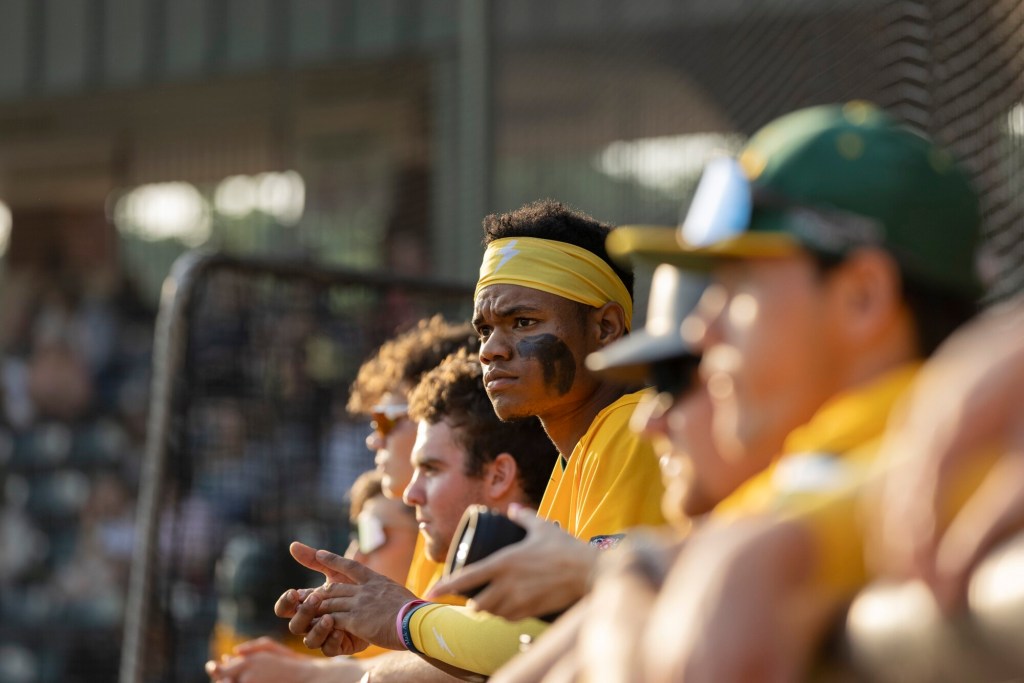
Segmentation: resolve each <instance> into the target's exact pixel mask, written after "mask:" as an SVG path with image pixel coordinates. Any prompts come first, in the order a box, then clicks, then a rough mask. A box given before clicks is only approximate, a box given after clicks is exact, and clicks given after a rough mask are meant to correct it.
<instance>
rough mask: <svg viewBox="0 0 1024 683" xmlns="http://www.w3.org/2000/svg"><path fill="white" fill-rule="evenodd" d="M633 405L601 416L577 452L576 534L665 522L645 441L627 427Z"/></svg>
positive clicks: (658, 484)
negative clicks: (600, 419)
mask: <svg viewBox="0 0 1024 683" xmlns="http://www.w3.org/2000/svg"><path fill="white" fill-rule="evenodd" d="M632 407H633V406H632V405H629V406H628V408H627V407H626V406H623V407H622V408H619V409H618V410H616V411H614V412H612V413H611V414H609V415H608V416H606V419H605V422H604V423H603V424H602V425H600V428H599V429H597V430H595V431H594V433H593V438H592V439H591V440H590V442H589V444H582V445H584V446H586V449H585V451H583V452H580V453H577V454H575V455H574V456H573V457H577V456H582V457H583V459H582V461H581V462H579V463H578V465H576V466H577V467H578V468H579V493H578V497H577V500H576V505H575V520H573V522H574V526H575V529H570V530H569V531H570V533H572V534H573V535H574V536H576V538H579V539H580V540H583V541H590V540H591V539H594V538H595V537H599V536H608V535H613V534H619V533H621V532H623V531H625V530H626V529H629V528H630V527H634V526H644V525H651V526H660V525H662V524H665V518H664V516H663V515H662V513H661V497H662V493H663V491H664V487H663V485H662V482H661V471H660V470H659V467H658V459H657V458H656V457H655V455H654V449H653V447H652V446H651V444H650V442H649V441H647V440H646V439H641V438H640V437H639V436H638V435H637V434H635V433H634V432H633V431H632V430H631V429H630V428H629V417H630V415H631V414H632Z"/></svg>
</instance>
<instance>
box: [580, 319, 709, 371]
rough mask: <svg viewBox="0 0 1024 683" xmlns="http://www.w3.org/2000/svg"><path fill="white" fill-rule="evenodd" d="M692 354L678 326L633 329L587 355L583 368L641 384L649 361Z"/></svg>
mask: <svg viewBox="0 0 1024 683" xmlns="http://www.w3.org/2000/svg"><path fill="white" fill-rule="evenodd" d="M688 355H696V354H694V353H693V352H692V350H691V349H690V348H689V346H687V345H686V343H685V342H683V339H682V337H681V336H680V335H679V330H678V329H677V330H674V331H672V332H666V333H665V334H657V335H655V334H648V333H647V332H645V331H643V330H639V331H637V332H633V333H631V334H629V335H628V336H626V337H624V338H622V339H620V340H618V341H617V342H615V343H614V344H609V345H608V346H606V347H605V348H603V349H601V350H600V351H595V352H594V353H591V354H590V355H588V356H587V361H586V363H587V369H588V370H590V371H591V372H593V373H594V374H596V375H598V376H600V377H603V378H605V379H608V380H611V381H613V382H616V383H619V384H642V383H644V382H645V381H647V378H648V368H649V367H650V365H651V363H655V362H657V361H661V360H668V359H670V358H678V357H682V356H688Z"/></svg>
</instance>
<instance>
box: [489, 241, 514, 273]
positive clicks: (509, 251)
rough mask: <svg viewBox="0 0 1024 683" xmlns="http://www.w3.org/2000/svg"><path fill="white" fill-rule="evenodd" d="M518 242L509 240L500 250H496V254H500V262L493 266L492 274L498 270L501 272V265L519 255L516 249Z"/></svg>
mask: <svg viewBox="0 0 1024 683" xmlns="http://www.w3.org/2000/svg"><path fill="white" fill-rule="evenodd" d="M518 241H519V240H511V241H510V242H509V243H508V244H506V245H505V246H503V247H502V248H501V249H498V253H499V254H501V260H500V261H498V265H496V266H494V271H493V272H494V273H497V272H498V271H499V270H501V267H502V266H503V265H505V264H506V263H508V262H509V261H511V260H512V257H513V256H515V255H517V254H518V253H519V250H518V249H516V242H518Z"/></svg>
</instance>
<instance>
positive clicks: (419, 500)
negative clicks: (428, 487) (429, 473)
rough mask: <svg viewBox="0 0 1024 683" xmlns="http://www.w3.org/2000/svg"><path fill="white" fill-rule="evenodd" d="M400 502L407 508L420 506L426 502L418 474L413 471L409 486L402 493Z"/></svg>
mask: <svg viewBox="0 0 1024 683" xmlns="http://www.w3.org/2000/svg"><path fill="white" fill-rule="evenodd" d="M402 502H404V503H405V504H406V505H408V506H409V507H416V506H420V505H423V503H425V502H426V497H425V496H424V495H423V484H422V483H421V482H420V474H419V472H416V471H415V470H414V471H413V473H412V479H410V480H409V485H408V486H406V487H405V491H403V492H402Z"/></svg>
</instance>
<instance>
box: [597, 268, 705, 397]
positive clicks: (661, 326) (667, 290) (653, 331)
mask: <svg viewBox="0 0 1024 683" xmlns="http://www.w3.org/2000/svg"><path fill="white" fill-rule="evenodd" d="M706 284H707V278H706V277H703V276H700V275H697V274H694V273H692V272H684V271H682V270H680V269H679V268H676V267H675V266H673V265H669V264H667V263H663V264H661V265H659V266H658V267H657V268H656V269H655V270H654V275H653V276H652V278H651V292H650V295H649V296H648V299H647V322H646V323H644V326H643V328H641V329H639V330H635V331H634V332H632V333H631V334H628V335H626V336H625V337H623V338H622V339H619V340H618V341H616V342H613V343H611V344H609V345H608V346H606V347H604V348H603V349H601V350H600V351H595V352H594V353H592V354H590V355H589V356H587V368H588V369H589V370H590V371H591V372H594V373H596V374H599V375H601V376H603V377H606V378H607V379H610V380H612V381H616V382H621V383H624V384H631V383H643V382H644V381H645V380H646V379H647V371H648V367H649V366H650V364H651V363H654V362H656V361H661V360H668V359H671V358H678V357H682V356H688V355H695V354H694V351H693V349H692V348H690V346H689V345H688V344H687V343H686V342H684V341H683V338H682V336H680V333H679V327H680V325H682V323H683V319H684V318H685V317H686V316H687V315H688V314H689V313H690V311H692V310H693V307H694V306H696V305H697V301H698V299H700V295H701V293H703V291H704V287H705V285H706Z"/></svg>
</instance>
